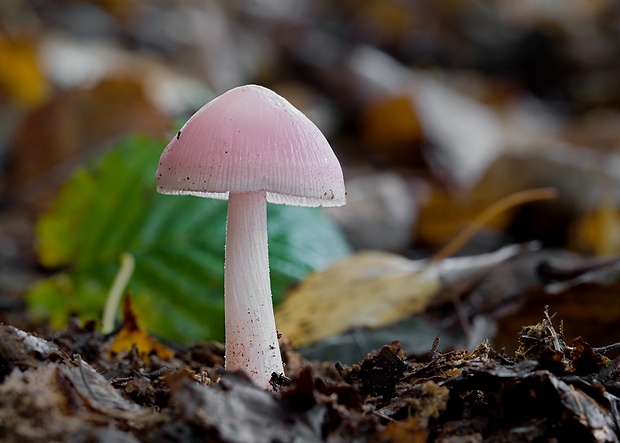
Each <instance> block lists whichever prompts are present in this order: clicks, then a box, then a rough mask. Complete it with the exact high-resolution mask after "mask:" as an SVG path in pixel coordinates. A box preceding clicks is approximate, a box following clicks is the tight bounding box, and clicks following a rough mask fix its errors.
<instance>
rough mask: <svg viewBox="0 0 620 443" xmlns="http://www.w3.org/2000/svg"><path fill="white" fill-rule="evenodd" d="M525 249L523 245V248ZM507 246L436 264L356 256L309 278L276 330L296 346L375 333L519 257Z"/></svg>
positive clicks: (280, 310) (288, 300)
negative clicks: (356, 332) (370, 330)
mask: <svg viewBox="0 0 620 443" xmlns="http://www.w3.org/2000/svg"><path fill="white" fill-rule="evenodd" d="M525 249H527V246H526V247H525ZM525 249H524V247H522V246H508V247H505V248H503V249H500V250H499V251H496V252H494V253H490V254H482V255H480V256H477V257H461V258H453V259H446V260H443V261H441V262H438V263H430V262H429V261H427V260H419V261H413V260H409V259H407V258H405V257H402V256H400V255H396V254H390V253H386V252H361V253H358V254H355V255H353V256H351V257H349V258H346V259H344V260H341V261H338V262H335V263H333V264H332V265H330V266H328V267H327V268H325V269H323V270H321V271H318V272H315V273H314V274H311V275H310V276H309V277H308V278H306V280H304V281H303V282H302V283H301V284H300V285H299V286H297V287H296V288H294V289H292V290H291V291H290V292H289V293H288V294H287V295H286V296H285V298H284V301H283V302H282V303H281V304H280V305H279V306H278V307H277V308H276V313H275V315H276V325H277V326H278V330H279V331H280V332H282V333H283V334H284V335H285V336H286V337H287V338H288V339H289V340H291V342H292V343H293V344H294V345H295V346H302V345H307V344H310V343H314V342H317V341H320V340H322V339H324V338H326V337H329V336H332V335H336V334H341V333H343V332H346V331H349V330H351V329H356V328H379V327H382V326H386V325H390V324H393V323H396V322H398V321H400V320H404V319H406V318H408V317H411V316H413V315H415V314H417V313H420V312H422V311H424V310H425V309H426V307H427V306H428V304H429V302H430V301H431V300H433V299H434V297H436V296H441V298H442V300H445V299H448V300H449V299H451V297H453V291H455V290H456V289H457V288H458V289H462V288H463V287H464V286H467V285H469V284H471V283H472V282H474V281H476V279H478V278H480V275H481V274H484V273H486V272H488V270H489V269H490V268H492V267H493V266H496V265H497V264H498V263H501V262H502V261H504V260H506V259H508V258H510V257H512V256H514V255H516V254H519V253H521V252H523V251H524V250H525Z"/></svg>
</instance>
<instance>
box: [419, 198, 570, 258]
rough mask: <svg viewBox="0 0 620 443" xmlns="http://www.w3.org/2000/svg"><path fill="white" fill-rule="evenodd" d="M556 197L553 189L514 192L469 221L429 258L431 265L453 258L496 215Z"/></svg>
mask: <svg viewBox="0 0 620 443" xmlns="http://www.w3.org/2000/svg"><path fill="white" fill-rule="evenodd" d="M557 196H558V193H557V191H556V190H555V189H554V188H536V189H528V190H526V191H520V192H515V193H514V194H510V195H508V196H507V197H504V198H502V199H501V200H499V201H497V202H495V203H493V204H492V205H491V206H489V207H488V208H486V209H485V210H484V211H482V212H481V213H480V214H479V215H478V216H477V217H476V218H474V219H473V220H472V221H470V222H469V223H468V224H467V226H465V228H464V229H463V230H462V231H461V232H459V233H458V234H457V235H456V237H454V238H453V239H452V240H450V242H448V244H447V245H445V246H444V247H443V248H441V249H440V250H439V251H438V252H437V253H435V255H433V256H432V257H431V263H437V262H439V261H441V260H443V259H445V258H448V257H451V256H453V255H454V254H455V253H457V252H458V251H459V250H460V249H461V248H462V247H463V246H465V244H466V243H467V242H468V241H469V240H470V239H471V238H472V237H473V236H474V235H475V234H476V232H478V231H479V230H480V229H481V228H482V227H484V225H485V224H487V223H488V222H489V220H491V219H492V218H493V217H495V216H496V215H498V214H500V213H502V212H504V211H506V210H508V209H511V208H513V207H515V206H519V205H522V204H524V203H530V202H534V201H539V200H553V199H555V198H556V197H557Z"/></svg>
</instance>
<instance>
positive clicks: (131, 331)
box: [110, 294, 174, 360]
mask: <svg viewBox="0 0 620 443" xmlns="http://www.w3.org/2000/svg"><path fill="white" fill-rule="evenodd" d="M134 346H135V347H136V349H137V350H138V353H139V355H140V357H142V358H143V359H144V360H148V358H149V356H150V355H153V354H156V355H157V356H158V357H159V358H160V359H161V360H172V358H173V357H174V351H173V350H172V349H170V348H169V347H167V346H164V345H162V344H161V343H159V342H158V341H157V340H156V339H155V338H154V337H151V336H150V335H149V333H148V332H147V331H145V330H144V329H142V328H140V326H139V325H138V322H137V318H136V315H135V314H134V312H133V310H132V309H131V297H130V296H129V294H127V295H126V296H125V304H124V311H123V326H122V328H121V330H120V331H119V332H118V334H117V335H116V337H114V341H113V342H112V346H111V347H110V353H111V354H119V353H121V352H128V351H130V350H131V349H132V348H133V347H134Z"/></svg>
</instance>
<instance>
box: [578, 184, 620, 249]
mask: <svg viewBox="0 0 620 443" xmlns="http://www.w3.org/2000/svg"><path fill="white" fill-rule="evenodd" d="M571 234H572V235H571V237H572V238H571V242H572V244H573V246H574V247H575V248H577V249H578V250H580V251H583V252H587V253H591V254H595V255H598V256H607V255H616V254H620V213H619V212H618V210H617V209H616V207H615V205H614V202H613V200H612V199H611V197H609V196H607V197H606V198H603V201H602V202H601V204H600V205H599V207H598V208H596V210H595V211H593V212H591V213H588V214H585V215H583V216H582V217H581V218H580V219H579V220H577V221H576V222H575V224H574V226H573V229H572V232H571Z"/></svg>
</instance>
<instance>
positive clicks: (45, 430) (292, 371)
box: [0, 315, 620, 443]
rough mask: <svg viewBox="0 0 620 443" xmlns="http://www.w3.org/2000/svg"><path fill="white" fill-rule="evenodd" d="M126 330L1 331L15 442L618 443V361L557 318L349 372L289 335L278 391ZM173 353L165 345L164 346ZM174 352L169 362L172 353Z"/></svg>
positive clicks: (379, 358)
mask: <svg viewBox="0 0 620 443" xmlns="http://www.w3.org/2000/svg"><path fill="white" fill-rule="evenodd" d="M118 335H119V331H116V332H115V333H113V334H109V335H102V334H100V333H99V332H97V331H96V328H95V323H94V322H88V323H86V324H83V325H80V324H78V323H77V322H75V323H73V324H72V325H71V326H70V327H69V328H68V329H67V330H66V331H64V332H62V333H53V334H52V333H50V334H48V335H43V336H37V335H34V334H31V333H28V332H24V331H23V330H20V329H18V328H17V327H15V326H11V325H2V326H0V438H1V441H3V442H41V441H47V442H91V441H93V442H199V441H200V442H202V441H209V442H244V443H245V442H322V441H327V442H366V441H369V442H416V441H436V442H491V441H492V442H522V441H580V442H590V441H592V442H615V441H618V435H620V425H619V423H620V421H619V419H620V417H619V414H618V409H619V406H620V400H619V397H620V383H619V381H618V379H619V376H620V374H619V371H618V360H610V359H609V358H607V357H606V356H604V355H603V353H609V352H612V351H615V347H614V346H611V347H607V348H601V349H593V348H592V347H591V346H590V345H588V344H587V343H585V342H584V341H583V340H581V339H577V340H575V341H574V342H573V343H571V344H570V345H568V344H567V343H565V342H564V339H563V336H562V333H561V331H556V329H555V328H554V326H553V324H552V321H551V319H550V318H549V316H548V315H546V316H545V318H543V320H542V321H541V322H540V323H538V324H536V325H532V326H528V327H525V328H523V330H522V331H521V333H520V335H519V343H518V345H519V347H518V349H517V351H516V352H515V353H514V355H511V356H508V355H505V354H504V353H503V352H501V351H497V350H494V349H491V348H490V347H489V345H488V344H487V343H481V344H480V345H479V346H478V347H477V349H476V350H475V351H473V352H464V351H462V352H454V351H453V352H439V351H437V348H438V343H439V340H438V339H437V340H436V342H435V345H434V346H433V349H432V350H431V351H430V352H429V353H428V354H427V355H424V356H414V355H409V354H408V353H407V351H406V350H405V349H404V348H403V347H402V346H401V345H400V344H399V343H398V342H394V343H391V344H389V345H386V346H383V347H382V348H381V349H379V350H378V351H376V352H374V353H371V354H369V355H368V356H367V358H365V359H364V360H363V361H361V362H359V363H357V364H353V365H351V366H344V365H342V364H340V363H338V362H312V361H307V360H305V359H303V358H302V357H301V356H300V355H299V354H297V353H296V352H295V350H294V349H293V348H292V347H291V346H290V344H288V343H287V342H286V340H285V339H283V343H282V354H283V359H284V361H285V363H286V371H287V376H286V377H283V376H279V377H277V376H275V375H274V378H273V379H272V385H273V388H274V390H273V392H268V391H264V390H262V389H259V388H258V387H256V386H255V385H253V384H252V382H251V381H249V379H247V378H246V377H245V375H244V374H243V373H226V372H225V371H224V370H223V368H222V364H223V361H224V349H223V346H222V345H220V344H218V343H201V344H196V345H193V346H189V347H186V348H181V347H174V346H172V345H168V346H165V347H166V349H170V350H172V352H171V353H164V352H161V351H160V350H158V349H157V348H154V349H153V350H151V351H150V353H149V354H146V353H144V352H142V353H141V352H140V351H138V349H137V348H136V347H135V346H134V347H132V348H131V349H129V350H126V351H121V352H118V353H117V352H112V347H113V345H114V342H115V338H116V337H117V336H118ZM161 346H162V347H164V345H161ZM162 355H163V356H164V357H165V358H162V357H161V356H162Z"/></svg>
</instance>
